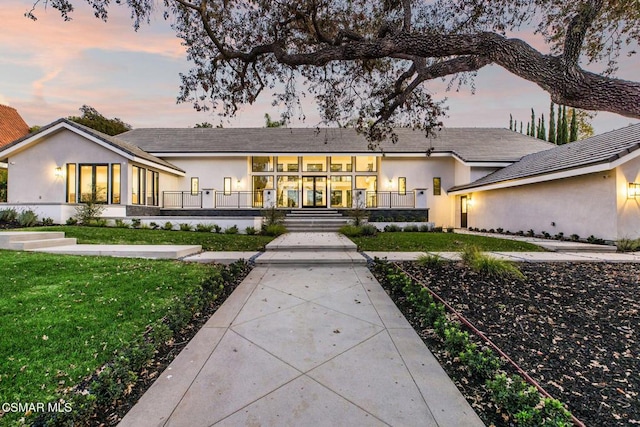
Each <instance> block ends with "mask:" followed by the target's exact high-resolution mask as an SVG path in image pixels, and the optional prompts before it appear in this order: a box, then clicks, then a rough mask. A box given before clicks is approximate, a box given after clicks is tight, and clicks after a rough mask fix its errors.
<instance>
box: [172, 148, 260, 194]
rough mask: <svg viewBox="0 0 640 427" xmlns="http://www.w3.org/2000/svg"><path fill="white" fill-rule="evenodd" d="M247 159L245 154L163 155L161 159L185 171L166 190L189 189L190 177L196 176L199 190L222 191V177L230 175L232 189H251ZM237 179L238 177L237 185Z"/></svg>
mask: <svg viewBox="0 0 640 427" xmlns="http://www.w3.org/2000/svg"><path fill="white" fill-rule="evenodd" d="M248 159H249V158H248V157H247V156H234V157H214V156H207V157H192V158H188V157H163V160H166V161H167V162H169V163H171V164H173V165H175V166H177V167H179V168H180V169H182V170H184V171H185V172H186V174H185V176H184V177H178V178H177V179H176V180H175V181H174V182H173V183H172V185H171V188H169V189H167V190H169V191H171V190H177V191H190V190H191V178H198V180H199V183H200V189H201V190H202V189H214V190H219V191H222V190H223V189H224V178H225V177H231V189H232V191H251V182H250V180H249V160H248ZM238 179H240V185H239V187H238V182H237V180H238ZM161 185H162V184H161Z"/></svg>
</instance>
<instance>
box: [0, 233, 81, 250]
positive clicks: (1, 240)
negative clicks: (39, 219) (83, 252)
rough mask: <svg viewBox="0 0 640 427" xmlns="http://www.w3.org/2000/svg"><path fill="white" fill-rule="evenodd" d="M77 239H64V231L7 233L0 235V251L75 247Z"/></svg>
mask: <svg viewBox="0 0 640 427" xmlns="http://www.w3.org/2000/svg"><path fill="white" fill-rule="evenodd" d="M76 243H77V240H76V239H75V238H70V237H64V232H62V231H5V232H2V233H0V249H10V250H17V251H29V250H31V251H32V250H36V249H42V248H52V247H58V246H70V245H75V244H76Z"/></svg>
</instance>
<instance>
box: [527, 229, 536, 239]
mask: <svg viewBox="0 0 640 427" xmlns="http://www.w3.org/2000/svg"><path fill="white" fill-rule="evenodd" d="M535 235H536V232H535V231H534V230H533V228H532V229H530V230H529V231H527V236H528V237H533V236H535Z"/></svg>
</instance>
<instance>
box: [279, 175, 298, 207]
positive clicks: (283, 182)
mask: <svg viewBox="0 0 640 427" xmlns="http://www.w3.org/2000/svg"><path fill="white" fill-rule="evenodd" d="M299 186H300V180H299V178H298V177H297V176H279V177H278V193H277V194H278V200H277V202H278V207H281V208H296V207H298V198H299V197H298V195H299V193H300V191H299Z"/></svg>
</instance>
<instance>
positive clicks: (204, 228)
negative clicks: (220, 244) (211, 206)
mask: <svg viewBox="0 0 640 427" xmlns="http://www.w3.org/2000/svg"><path fill="white" fill-rule="evenodd" d="M196 231H198V232H200V233H211V232H212V231H213V224H197V225H196Z"/></svg>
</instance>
